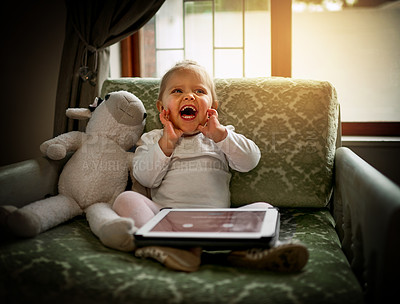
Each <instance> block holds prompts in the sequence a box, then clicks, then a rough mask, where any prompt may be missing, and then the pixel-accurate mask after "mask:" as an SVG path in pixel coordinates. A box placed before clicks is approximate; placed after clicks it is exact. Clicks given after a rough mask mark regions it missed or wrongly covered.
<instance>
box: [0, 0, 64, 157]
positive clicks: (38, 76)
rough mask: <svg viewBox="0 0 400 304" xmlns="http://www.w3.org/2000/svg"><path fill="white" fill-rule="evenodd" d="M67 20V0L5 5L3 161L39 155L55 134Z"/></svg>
mask: <svg viewBox="0 0 400 304" xmlns="http://www.w3.org/2000/svg"><path fill="white" fill-rule="evenodd" d="M65 19H66V8H65V4H64V1H63V0H36V1H31V0H29V1H27V0H22V1H14V2H8V4H7V9H3V10H1V13H0V29H1V32H2V33H1V37H2V41H1V48H0V49H1V50H0V58H1V59H0V60H1V62H2V64H1V74H0V77H1V81H0V85H1V98H0V104H1V116H2V118H1V119H0V130H1V133H0V134H1V135H0V136H1V137H0V142H1V157H0V165H5V164H9V163H14V162H17V161H21V160H25V159H29V158H32V157H36V156H39V155H40V151H39V145H40V144H41V143H42V142H43V141H44V140H46V139H49V138H51V137H52V136H53V122H54V118H53V117H54V109H55V98H56V91H57V82H58V73H59V69H60V61H61V54H62V48H63V43H64V31H65Z"/></svg>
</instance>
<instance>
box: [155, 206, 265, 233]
mask: <svg viewBox="0 0 400 304" xmlns="http://www.w3.org/2000/svg"><path fill="white" fill-rule="evenodd" d="M265 213H266V212H265V211H264V210H263V211H260V210H258V211H246V212H234V211H198V210H197V211H180V212H169V213H168V214H167V215H166V216H165V217H164V218H163V219H162V220H161V221H160V222H158V223H157V225H155V226H154V227H153V228H152V229H151V230H150V231H152V232H213V233H215V232H225V233H229V232H260V231H261V229H262V225H263V221H264V217H265Z"/></svg>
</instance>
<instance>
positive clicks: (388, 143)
mask: <svg viewBox="0 0 400 304" xmlns="http://www.w3.org/2000/svg"><path fill="white" fill-rule="evenodd" d="M342 145H343V146H345V147H348V148H349V149H351V150H352V151H353V152H354V153H356V154H357V155H358V156H360V157H361V158H362V159H364V160H365V161H366V162H367V163H369V164H370V165H371V166H373V167H374V168H375V169H377V170H378V171H380V172H381V173H383V174H384V175H385V176H386V177H388V178H389V179H391V180H392V181H393V182H395V183H397V184H398V185H400V157H399V155H400V138H394V137H393V138H390V137H387V138H373V137H363V138H362V137H351V136H345V137H343V139H342Z"/></svg>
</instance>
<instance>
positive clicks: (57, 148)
mask: <svg viewBox="0 0 400 304" xmlns="http://www.w3.org/2000/svg"><path fill="white" fill-rule="evenodd" d="M86 137H87V135H86V134H85V133H83V132H79V131H72V132H68V133H64V134H61V135H59V136H57V137H54V138H52V139H49V140H47V141H45V142H44V143H42V144H41V145H40V151H41V152H42V153H43V154H44V155H47V156H48V157H49V158H51V159H55V160H58V159H63V158H64V157H65V155H66V154H67V152H71V151H76V150H77V149H78V148H79V147H80V146H81V144H82V142H83V141H84V140H85V138H86Z"/></svg>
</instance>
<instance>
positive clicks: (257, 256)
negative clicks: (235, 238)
mask: <svg viewBox="0 0 400 304" xmlns="http://www.w3.org/2000/svg"><path fill="white" fill-rule="evenodd" d="M308 256H309V254H308V250H307V247H305V246H304V245H302V244H297V243H289V244H283V245H279V246H277V247H273V248H271V249H249V250H245V251H232V252H231V253H230V254H229V256H228V258H227V259H228V263H230V264H231V265H234V266H242V267H251V268H257V269H265V270H271V271H279V272H296V271H300V270H301V269H303V267H304V266H305V265H306V264H307V261H308Z"/></svg>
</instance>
